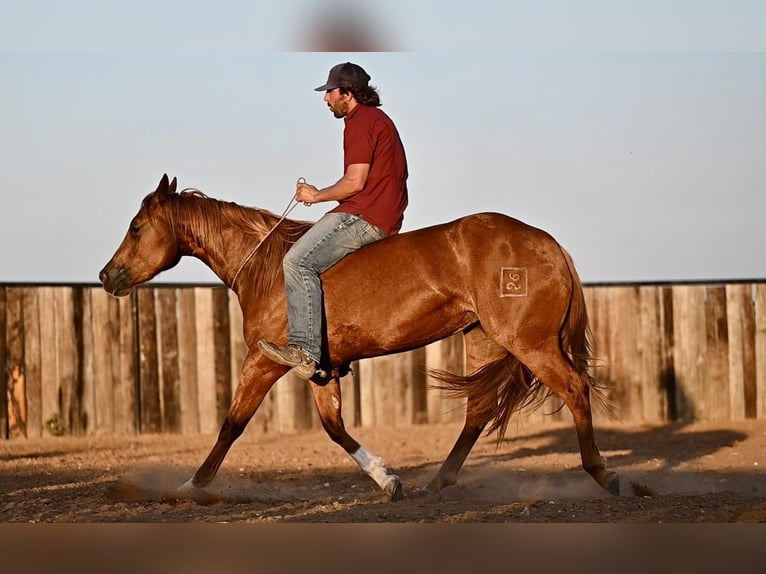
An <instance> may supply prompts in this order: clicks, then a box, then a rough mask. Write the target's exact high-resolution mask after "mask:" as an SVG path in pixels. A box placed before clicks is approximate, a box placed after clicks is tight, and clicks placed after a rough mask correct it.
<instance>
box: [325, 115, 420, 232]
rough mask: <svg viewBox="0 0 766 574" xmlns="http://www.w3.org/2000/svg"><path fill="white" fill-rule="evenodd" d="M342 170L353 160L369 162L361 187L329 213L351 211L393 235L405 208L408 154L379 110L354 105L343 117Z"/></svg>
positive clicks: (400, 225) (399, 225)
mask: <svg viewBox="0 0 766 574" xmlns="http://www.w3.org/2000/svg"><path fill="white" fill-rule="evenodd" d="M344 122H345V127H344V129H343V171H344V173H345V171H346V168H347V167H348V166H349V165H351V164H354V163H368V164H370V171H369V174H368V175H367V182H366V183H365V185H364V188H363V189H362V190H361V191H359V192H357V193H355V194H354V195H352V196H351V197H348V198H346V199H344V200H342V201H341V202H340V204H339V205H338V206H337V207H336V208H335V209H332V210H331V212H345V213H353V214H354V215H361V216H362V219H364V220H365V221H367V222H369V223H372V224H373V225H375V226H377V227H379V228H380V229H381V230H382V231H383V232H384V233H386V235H394V234H395V233H397V232H398V231H399V229H401V227H402V219H403V214H404V209H405V208H406V207H407V157H406V156H405V153H404V146H403V145H402V142H401V140H400V139H399V132H397V130H396V126H394V122H393V121H391V118H389V117H388V116H387V115H386V114H385V113H384V112H383V111H382V110H380V109H378V108H376V107H373V106H365V105H362V104H359V105H357V106H356V107H355V108H354V109H353V110H351V112H349V113H348V114H347V115H346V117H345V118H344Z"/></svg>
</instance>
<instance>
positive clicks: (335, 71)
mask: <svg viewBox="0 0 766 574" xmlns="http://www.w3.org/2000/svg"><path fill="white" fill-rule="evenodd" d="M369 81H370V76H369V75H368V74H367V72H365V71H364V70H363V69H362V67H361V66H357V65H356V64H352V63H351V62H345V63H343V64H338V65H337V66H333V67H332V69H331V70H330V74H329V75H328V76H327V83H326V84H324V85H323V86H319V87H318V88H314V91H316V92H324V91H326V90H332V89H334V88H361V87H363V86H366V85H367V82H369Z"/></svg>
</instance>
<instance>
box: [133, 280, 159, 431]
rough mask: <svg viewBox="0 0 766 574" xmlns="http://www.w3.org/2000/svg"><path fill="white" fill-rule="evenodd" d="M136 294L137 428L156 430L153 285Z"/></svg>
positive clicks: (155, 347) (157, 416)
mask: <svg viewBox="0 0 766 574" xmlns="http://www.w3.org/2000/svg"><path fill="white" fill-rule="evenodd" d="M137 295H138V297H137V305H138V308H137V312H138V352H139V362H138V381H139V399H138V405H139V409H140V421H141V426H140V429H141V432H142V433H157V432H160V431H162V407H161V402H160V401H161V399H160V373H159V362H158V361H159V351H158V349H157V313H156V309H155V305H154V289H153V288H151V287H139V288H138V289H137Z"/></svg>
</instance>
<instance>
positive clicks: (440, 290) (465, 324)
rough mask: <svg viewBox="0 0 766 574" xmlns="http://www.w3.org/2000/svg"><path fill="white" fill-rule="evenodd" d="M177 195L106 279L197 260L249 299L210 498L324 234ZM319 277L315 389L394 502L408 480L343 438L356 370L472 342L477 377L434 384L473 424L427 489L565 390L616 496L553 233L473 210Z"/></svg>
mask: <svg viewBox="0 0 766 574" xmlns="http://www.w3.org/2000/svg"><path fill="white" fill-rule="evenodd" d="M176 188H177V180H176V178H173V180H172V181H169V179H168V176H167V174H164V175H163V176H162V178H161V180H160V182H159V185H158V186H157V189H156V190H155V191H153V192H152V193H150V194H148V195H147V196H146V197H145V198H144V199H143V201H142V203H141V207H140V209H139V211H138V213H137V214H136V215H135V217H133V219H132V220H131V222H130V226H129V228H128V230H127V233H126V234H125V237H124V239H123V241H122V242H121V244H120V245H119V247H118V248H117V250H116V252H115V253H114V255H113V257H112V258H111V259H110V260H109V262H108V263H107V264H106V266H105V267H104V268H103V269H102V270H101V272H100V273H99V279H100V280H101V283H102V284H103V287H104V289H105V290H106V291H107V292H108V293H110V294H112V295H114V296H116V297H120V296H125V295H127V294H129V293H130V291H131V289H132V288H133V287H134V286H136V285H139V284H141V283H144V282H146V281H149V280H150V279H152V278H153V277H155V276H156V275H157V274H158V273H160V272H162V271H164V270H167V269H169V268H171V267H173V266H175V265H176V264H177V263H178V262H179V261H180V259H181V258H182V257H184V256H191V257H196V258H198V259H199V260H201V261H202V262H203V263H205V264H206V265H207V266H208V267H209V268H210V269H211V270H212V271H213V272H214V273H215V274H216V275H217V276H218V277H219V278H220V280H221V281H222V282H223V283H224V284H226V285H227V286H228V287H229V288H230V289H231V290H232V291H233V292H234V293H235V294H236V295H237V297H238V300H239V304H240V306H241V309H242V313H243V330H244V339H245V343H246V345H247V349H248V350H247V354H246V357H245V359H244V362H243V365H242V369H241V373H240V378H239V383H238V385H237V388H236V391H235V393H234V396H233V398H232V401H231V405H230V407H229V410H228V413H227V415H226V417H225V419H224V421H223V423H222V425H221V428H220V431H219V433H218V436H217V439H216V441H215V444H214V445H213V447H212V449H211V450H210V452H209V454H208V456H207V458H205V460H204V461H203V463H202V464H201V465H200V466H199V468H198V469H197V470H196V472H195V473H194V475H193V476H192V477H191V478H190V479H189V480H188V481H187V482H185V483H184V484H183V485H181V486H180V487H179V491H181V492H186V493H190V492H191V493H193V492H201V493H204V488H205V487H206V486H208V485H209V484H210V483H211V482H212V481H213V479H214V478H215V476H216V474H217V472H218V469H219V467H220V466H221V463H222V462H223V460H224V458H225V457H226V454H227V453H228V451H229V449H230V448H231V446H232V445H233V443H234V442H235V441H236V439H237V438H238V437H239V436H240V435H241V434H242V432H243V431H244V429H245V427H246V425H247V424H248V422H249V421H250V419H251V418H252V417H253V415H254V414H255V412H256V411H257V409H258V407H259V406H260V405H261V402H262V401H263V399H264V397H265V396H266V394H267V392H268V391H269V389H270V388H271V387H272V385H273V384H274V383H275V382H276V381H277V380H278V379H280V378H281V377H282V376H284V375H285V374H286V373H287V371H288V370H289V368H288V367H286V366H283V365H279V364H277V363H275V362H273V361H271V360H269V359H268V358H267V357H265V356H264V355H262V354H261V352H260V350H259V347H258V345H257V341H259V340H260V339H267V340H271V341H275V342H277V343H278V344H285V343H286V341H287V313H286V305H287V304H286V299H285V295H284V277H283V272H282V259H283V257H284V254H285V253H286V252H287V250H288V249H289V248H290V246H291V245H292V244H293V243H294V242H295V240H296V239H297V238H298V237H300V236H301V234H302V233H304V232H305V231H306V230H307V229H308V228H309V227H310V226H311V225H312V223H311V222H306V221H296V220H292V219H289V218H286V217H284V216H283V217H279V216H277V215H276V214H274V213H272V212H269V211H267V210H264V209H257V208H252V207H243V206H240V205H238V204H236V203H233V202H226V201H221V200H218V199H214V198H211V197H208V196H207V195H205V194H204V193H202V192H200V191H199V190H183V191H181V192H177V191H176ZM321 279H322V285H323V289H324V316H325V333H324V334H323V344H322V347H323V348H322V363H321V364H320V369H319V370H318V372H317V374H316V375H315V376H314V377H313V378H312V379H311V382H309V383H308V384H309V385H310V387H311V392H312V396H313V399H314V402H315V404H316V408H317V410H318V413H319V417H320V419H321V423H322V426H323V428H324V429H325V431H326V432H327V434H328V436H329V437H330V438H331V439H332V440H333V441H334V442H335V443H337V444H338V445H340V446H341V447H342V448H343V449H344V450H345V451H346V453H348V455H350V456H351V457H352V458H353V459H354V460H355V461H356V462H357V464H358V465H359V467H360V468H361V469H362V471H364V472H365V473H366V474H367V475H369V476H370V477H371V478H372V479H373V480H374V481H375V482H376V483H377V485H378V486H379V487H380V488H381V489H382V490H383V491H384V492H385V493H387V494H388V495H389V496H390V499H391V500H392V501H395V500H401V499H402V498H403V497H404V490H403V488H402V484H401V480H400V478H399V476H398V475H396V474H395V473H393V472H391V471H389V470H388V469H387V468H386V467H385V466H384V464H383V460H382V459H381V458H380V457H378V456H376V455H374V454H373V453H371V452H370V451H369V450H368V449H367V448H365V447H364V446H363V445H362V444H360V443H359V442H357V441H356V440H355V439H354V438H353V437H352V436H351V435H350V434H349V433H348V432H347V430H346V428H345V425H344V422H343V419H342V417H341V404H342V403H341V393H340V382H339V379H340V377H341V376H343V375H345V374H347V373H348V369H349V365H350V363H351V362H352V361H356V360H359V359H365V358H370V357H376V356H382V355H387V354H392V353H398V352H403V351H408V350H412V349H416V348H420V347H422V346H425V345H427V344H429V343H432V342H434V341H437V340H440V339H443V338H446V337H449V336H451V335H455V334H457V333H461V332H462V333H463V334H464V342H465V343H464V344H465V357H466V365H465V373H466V374H456V373H448V372H444V371H437V370H432V371H431V372H430V373H429V374H430V375H431V376H433V377H434V378H435V379H436V380H437V381H439V385H440V386H441V387H442V388H443V389H444V390H445V391H446V392H447V393H448V394H449V395H451V396H455V397H463V398H465V399H466V412H465V421H464V424H463V428H462V430H461V432H460V434H459V436H458V437H457V440H456V442H455V444H454V446H453V448H452V449H451V451H450V452H449V454H448V455H447V457H446V459H445V460H444V461H443V463H442V465H441V466H440V468H439V470H438V472H437V473H436V475H435V476H434V477H433V479H432V480H431V481H430V482H428V484H427V485H425V487H422V488H418V489H416V490H417V491H419V492H424V493H426V494H435V495H437V496H439V497H441V494H442V493H441V491H442V489H443V488H445V487H447V486H450V485H453V484H455V483H456V481H457V477H458V473H459V471H460V469H461V467H462V466H463V463H464V462H465V460H466V458H467V456H468V454H469V452H470V451H471V449H472V447H473V446H474V444H475V443H476V441H477V440H478V438H479V437H480V436H481V435H482V434H483V433H486V434H490V433H491V432H493V431H496V432H497V435H498V439H497V440H498V442H499V441H500V440H502V438H503V436H504V434H505V431H506V427H507V424H508V421H509V418H510V417H511V415H512V414H513V413H514V412H516V411H519V410H521V409H522V408H524V407H526V406H531V405H533V404H538V405H539V404H540V403H541V401H542V400H544V399H545V397H546V396H548V395H550V394H555V395H556V396H558V397H559V398H560V399H561V401H562V403H563V405H566V407H567V408H568V409H569V411H570V412H571V414H572V418H573V421H574V426H575V430H576V433H577V438H578V442H579V448H580V456H581V461H582V466H583V468H584V470H585V471H586V472H587V473H589V474H590V475H591V476H592V477H593V479H594V480H595V481H596V482H597V483H598V484H599V485H600V486H601V487H602V488H604V489H605V490H607V491H608V492H610V493H611V494H614V495H619V476H618V475H617V473H616V472H614V471H611V470H607V468H606V461H605V459H604V458H603V457H602V456H601V454H600V452H599V449H598V446H597V445H596V440H595V438H594V430H593V421H592V412H591V395H593V396H596V397H599V399H604V389H603V388H602V387H601V386H600V385H599V384H598V383H597V382H596V380H595V378H594V377H593V376H592V375H591V374H590V372H589V367H590V365H591V362H592V355H591V353H592V352H591V343H590V339H589V338H590V329H589V326H588V315H587V309H586V306H585V299H584V296H583V291H582V285H581V282H580V279H579V276H578V274H577V272H576V270H575V267H574V264H573V262H572V259H571V257H570V255H569V254H568V253H567V251H566V250H565V249H564V248H563V247H561V246H560V245H559V244H558V243H557V242H556V240H555V239H553V237H552V236H551V235H549V234H548V233H546V232H545V231H542V230H540V229H537V228H535V227H532V226H530V225H527V224H525V223H523V222H521V221H519V220H516V219H514V218H511V217H509V216H506V215H502V214H498V213H478V214H473V215H467V216H465V217H462V218H460V219H457V220H455V221H452V222H449V223H443V224H439V225H434V226H431V227H426V228H422V229H417V230H413V231H408V232H404V233H400V234H397V235H394V236H391V237H387V238H385V239H382V240H380V241H377V242H374V243H372V244H369V245H367V246H365V247H364V248H362V249H360V250H358V251H356V252H354V253H352V254H350V255H347V256H346V257H344V258H343V259H342V260H340V261H339V262H338V263H337V264H336V265H334V266H333V267H332V268H330V269H329V270H327V271H326V272H325V273H323V274H322V278H321ZM413 495H414V493H413Z"/></svg>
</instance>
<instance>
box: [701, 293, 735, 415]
mask: <svg viewBox="0 0 766 574" xmlns="http://www.w3.org/2000/svg"><path fill="white" fill-rule="evenodd" d="M705 315H706V342H705V366H704V369H703V375H704V393H703V394H704V396H703V399H704V405H705V409H704V410H702V409H700V412H699V413H698V417H700V418H706V419H726V418H728V417H729V409H730V401H729V332H728V323H727V318H726V288H725V287H723V286H710V287H708V288H707V298H706V301H705Z"/></svg>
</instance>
